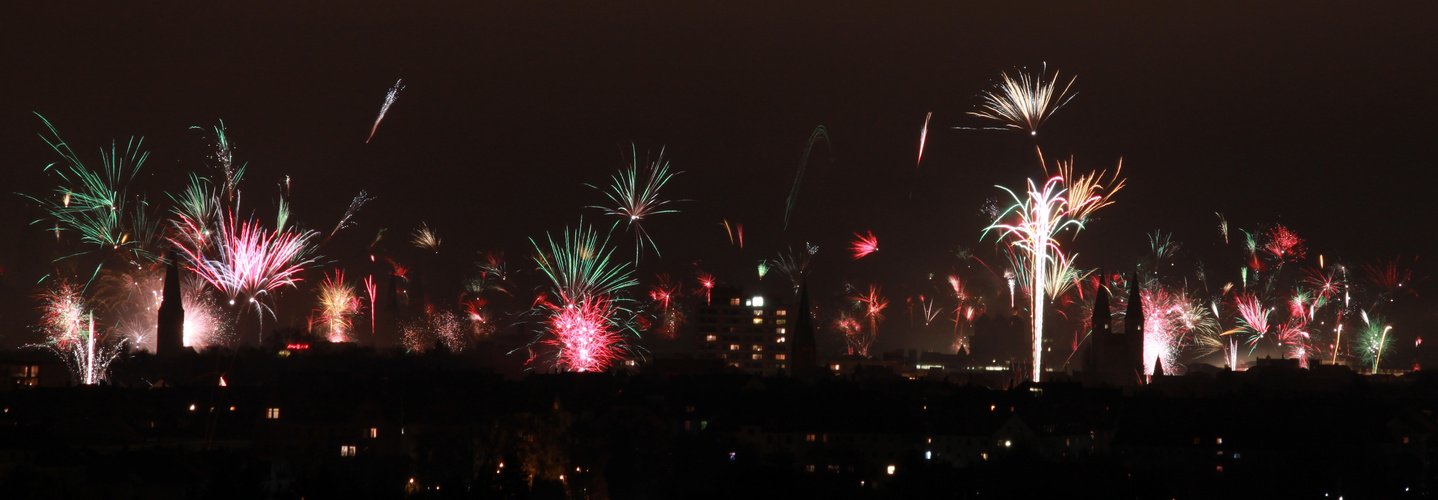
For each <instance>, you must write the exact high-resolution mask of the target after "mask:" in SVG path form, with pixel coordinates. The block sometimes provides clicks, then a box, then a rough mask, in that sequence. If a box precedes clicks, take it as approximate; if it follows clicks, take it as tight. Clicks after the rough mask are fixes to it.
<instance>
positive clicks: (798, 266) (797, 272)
mask: <svg viewBox="0 0 1438 500" xmlns="http://www.w3.org/2000/svg"><path fill="white" fill-rule="evenodd" d="M816 253H819V246H818V245H811V244H809V243H807V242H806V243H804V251H803V252H797V253H796V252H795V251H794V249H793V248H792V247H791V248H789V253H788V254H783V253H781V254H779V260H777V261H776V264H778V266H779V272H781V273H784V277H786V278H788V279H789V281H790V282H791V283H793V285H794V291H795V292H798V291H799V286H800V285H802V284H803V283H804V277H805V276H806V275H807V273H808V272H809V262H810V261H811V260H813V258H814V254H816Z"/></svg>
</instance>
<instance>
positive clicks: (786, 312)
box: [774, 309, 789, 316]
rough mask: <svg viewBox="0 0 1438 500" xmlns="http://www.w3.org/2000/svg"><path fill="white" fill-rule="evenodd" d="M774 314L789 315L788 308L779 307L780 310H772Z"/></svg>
mask: <svg viewBox="0 0 1438 500" xmlns="http://www.w3.org/2000/svg"><path fill="white" fill-rule="evenodd" d="M774 315H775V316H788V315H789V310H788V309H780V310H778V311H774Z"/></svg>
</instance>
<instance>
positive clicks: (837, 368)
mask: <svg viewBox="0 0 1438 500" xmlns="http://www.w3.org/2000/svg"><path fill="white" fill-rule="evenodd" d="M829 369H830V370H834V371H839V364H838V363H835V364H832V365H829Z"/></svg>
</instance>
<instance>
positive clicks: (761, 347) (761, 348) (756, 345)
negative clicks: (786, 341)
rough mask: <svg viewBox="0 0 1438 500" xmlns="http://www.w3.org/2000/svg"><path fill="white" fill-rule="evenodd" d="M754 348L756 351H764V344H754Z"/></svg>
mask: <svg viewBox="0 0 1438 500" xmlns="http://www.w3.org/2000/svg"><path fill="white" fill-rule="evenodd" d="M752 350H754V351H762V350H764V346H762V345H759V344H754V349H752Z"/></svg>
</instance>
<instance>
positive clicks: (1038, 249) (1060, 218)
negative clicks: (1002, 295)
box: [984, 175, 1122, 381]
mask: <svg viewBox="0 0 1438 500" xmlns="http://www.w3.org/2000/svg"><path fill="white" fill-rule="evenodd" d="M1065 180H1066V179H1065V177H1064V176H1063V175H1056V176H1054V177H1051V178H1049V180H1048V181H1046V182H1044V184H1043V185H1042V187H1040V186H1039V185H1036V184H1035V183H1034V181H1032V180H1029V181H1028V192H1027V196H1026V197H1025V198H1020V197H1019V196H1018V195H1017V194H1015V193H1014V192H1013V191H1010V190H1009V189H1008V188H1004V187H1002V186H999V188H1000V189H1003V190H1004V191H1005V192H1008V193H1009V196H1011V197H1012V198H1013V199H1014V205H1012V206H1010V207H1009V208H1008V209H1007V210H1005V211H1004V212H1003V214H1002V215H1001V216H1000V218H999V219H998V220H995V221H994V223H993V224H991V225H990V226H989V227H988V228H986V229H985V230H984V231H985V233H987V232H988V231H990V230H998V231H1000V233H1001V237H1004V238H1008V239H1009V240H1010V244H1011V245H1012V246H1013V248H1015V249H1017V250H1018V252H1019V253H1020V254H1021V255H1022V256H1023V257H1025V258H1026V260H1027V266H1026V267H1027V269H1025V271H1027V272H1026V273H1025V274H1026V276H1025V277H1026V278H1028V284H1029V286H1030V288H1029V289H1030V290H1031V291H1030V293H1029V296H1030V298H1031V299H1032V304H1031V307H1032V309H1031V310H1030V318H1031V321H1032V325H1031V326H1032V331H1031V337H1032V340H1033V355H1034V364H1033V373H1032V376H1033V380H1034V381H1038V380H1039V376H1040V375H1041V374H1042V373H1043V365H1042V363H1040V361H1041V359H1042V357H1043V322H1044V296H1045V295H1046V293H1045V292H1049V293H1054V292H1057V291H1058V290H1059V289H1058V288H1053V286H1056V285H1064V284H1065V283H1057V282H1056V283H1050V282H1049V279H1050V277H1051V275H1050V269H1051V268H1052V269H1054V270H1062V269H1065V268H1068V267H1069V266H1071V265H1072V264H1070V263H1069V259H1068V257H1067V256H1065V255H1064V254H1063V252H1062V251H1061V249H1060V248H1059V244H1058V242H1057V241H1056V240H1055V239H1054V237H1055V236H1057V235H1058V233H1059V232H1060V231H1062V230H1063V229H1065V228H1067V227H1069V226H1072V227H1074V229H1075V231H1077V230H1080V229H1083V224H1084V223H1083V218H1082V217H1083V216H1086V215H1087V214H1088V213H1089V212H1090V211H1089V210H1087V207H1088V206H1089V205H1090V204H1094V203H1104V202H1105V201H1106V197H1105V196H1099V195H1097V194H1096V192H1097V191H1098V190H1099V189H1098V188H1097V187H1095V188H1091V190H1092V191H1095V194H1094V195H1092V196H1089V197H1088V198H1086V199H1083V200H1069V199H1067V198H1065V197H1064V194H1065V192H1066V190H1065V189H1064V188H1063V185H1064V184H1065ZM1119 184H1122V181H1119ZM1010 215H1012V217H1013V218H1012V219H1011V220H1009V221H1007V222H1006V221H1005V218H1006V217H1008V216H1010ZM1016 260H1017V259H1016ZM1054 295H1057V294H1056V293H1054ZM1010 297H1012V293H1010Z"/></svg>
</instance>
